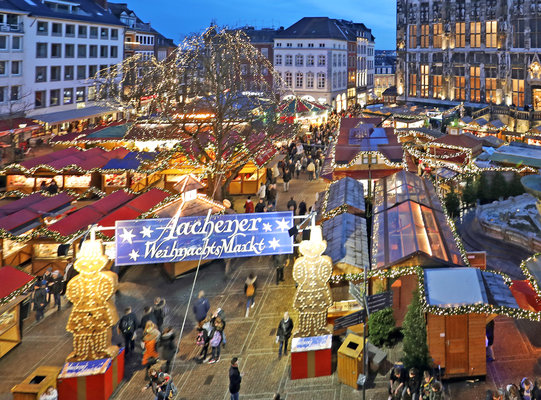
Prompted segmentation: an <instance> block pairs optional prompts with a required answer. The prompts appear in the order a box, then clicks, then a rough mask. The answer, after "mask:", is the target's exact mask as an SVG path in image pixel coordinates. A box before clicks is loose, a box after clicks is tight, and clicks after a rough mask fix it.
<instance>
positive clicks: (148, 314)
mask: <svg viewBox="0 0 541 400" xmlns="http://www.w3.org/2000/svg"><path fill="white" fill-rule="evenodd" d="M148 321H152V323H153V324H154V325H156V326H157V325H158V321H156V316H155V315H154V313H153V312H152V307H150V306H145V308H144V310H143V316H142V317H141V323H140V324H139V327H140V328H141V329H143V330H144V329H145V328H146V326H147V322H148Z"/></svg>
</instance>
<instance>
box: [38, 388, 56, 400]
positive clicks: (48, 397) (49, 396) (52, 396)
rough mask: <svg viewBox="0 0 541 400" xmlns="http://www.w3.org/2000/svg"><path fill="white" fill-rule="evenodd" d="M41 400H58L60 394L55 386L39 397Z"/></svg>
mask: <svg viewBox="0 0 541 400" xmlns="http://www.w3.org/2000/svg"><path fill="white" fill-rule="evenodd" d="M39 400H58V392H57V390H56V389H55V388H54V386H49V387H48V388H47V390H46V391H45V392H44V393H43V394H42V395H41V396H39Z"/></svg>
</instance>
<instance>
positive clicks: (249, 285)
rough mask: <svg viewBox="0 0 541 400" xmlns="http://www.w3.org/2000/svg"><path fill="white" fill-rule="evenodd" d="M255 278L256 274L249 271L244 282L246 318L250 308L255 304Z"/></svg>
mask: <svg viewBox="0 0 541 400" xmlns="http://www.w3.org/2000/svg"><path fill="white" fill-rule="evenodd" d="M256 280H257V276H255V275H254V274H253V273H250V275H248V278H246V281H245V282H244V294H246V298H247V300H246V315H245V317H246V318H248V316H249V314H250V308H253V307H254V305H255V301H254V298H255V291H256V287H257V285H256Z"/></svg>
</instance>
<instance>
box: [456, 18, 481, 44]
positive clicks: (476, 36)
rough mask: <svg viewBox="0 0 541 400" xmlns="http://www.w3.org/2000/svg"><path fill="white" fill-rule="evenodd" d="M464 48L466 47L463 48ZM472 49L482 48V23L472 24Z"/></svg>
mask: <svg viewBox="0 0 541 400" xmlns="http://www.w3.org/2000/svg"><path fill="white" fill-rule="evenodd" d="M461 47H464V46H461ZM470 47H481V23H480V22H470Z"/></svg>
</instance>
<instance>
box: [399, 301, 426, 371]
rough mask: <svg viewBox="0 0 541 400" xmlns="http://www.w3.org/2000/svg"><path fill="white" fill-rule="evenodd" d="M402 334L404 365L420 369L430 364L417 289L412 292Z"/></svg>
mask: <svg viewBox="0 0 541 400" xmlns="http://www.w3.org/2000/svg"><path fill="white" fill-rule="evenodd" d="M402 333H403V334H404V340H403V344H404V358H403V362H404V366H405V367H406V368H412V367H415V368H417V369H419V370H420V371H422V370H424V369H427V368H428V367H429V366H430V354H429V352H428V344H427V342H426V321H425V316H424V313H423V311H422V310H421V301H420V297H419V291H417V290H416V291H415V292H413V299H412V301H411V304H410V305H409V306H408V312H407V313H406V317H405V318H404V323H403V324H402Z"/></svg>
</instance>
